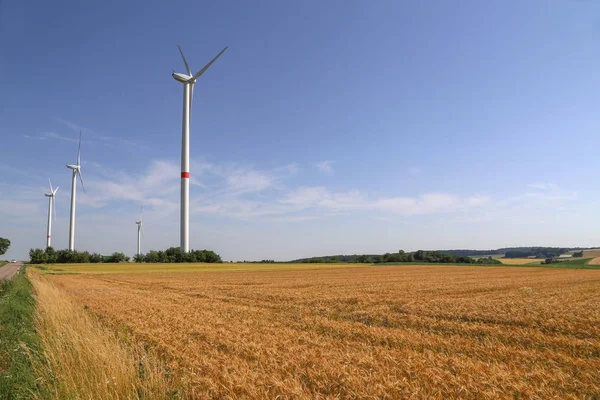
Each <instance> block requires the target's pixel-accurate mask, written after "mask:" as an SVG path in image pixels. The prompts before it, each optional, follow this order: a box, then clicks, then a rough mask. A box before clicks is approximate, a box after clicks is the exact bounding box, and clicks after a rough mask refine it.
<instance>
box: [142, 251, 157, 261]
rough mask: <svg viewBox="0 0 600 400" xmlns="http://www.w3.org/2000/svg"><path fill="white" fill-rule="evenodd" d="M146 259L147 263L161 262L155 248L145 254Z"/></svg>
mask: <svg viewBox="0 0 600 400" xmlns="http://www.w3.org/2000/svg"><path fill="white" fill-rule="evenodd" d="M144 261H146V262H147V263H157V262H160V257H159V255H158V252H157V251H154V250H150V251H149V252H148V253H146V255H145V256H144Z"/></svg>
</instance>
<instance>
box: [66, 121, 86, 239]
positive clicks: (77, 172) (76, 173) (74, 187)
mask: <svg viewBox="0 0 600 400" xmlns="http://www.w3.org/2000/svg"><path fill="white" fill-rule="evenodd" d="M67 168H69V169H71V170H73V181H72V183H71V220H70V222H69V250H75V197H76V195H77V176H79V180H80V181H81V188H82V189H83V192H84V193H85V188H84V187H83V178H82V177H81V132H79V148H78V149H77V164H67Z"/></svg>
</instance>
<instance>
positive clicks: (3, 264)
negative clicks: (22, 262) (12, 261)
mask: <svg viewBox="0 0 600 400" xmlns="http://www.w3.org/2000/svg"><path fill="white" fill-rule="evenodd" d="M6 264H8V261H4V260H0V267H4V266H5V265H6Z"/></svg>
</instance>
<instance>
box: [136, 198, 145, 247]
mask: <svg viewBox="0 0 600 400" xmlns="http://www.w3.org/2000/svg"><path fill="white" fill-rule="evenodd" d="M143 214H144V207H142V211H140V220H139V221H137V222H136V224H137V226H138V243H137V254H138V255H141V254H142V236H141V235H142V216H143Z"/></svg>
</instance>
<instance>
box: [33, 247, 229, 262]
mask: <svg viewBox="0 0 600 400" xmlns="http://www.w3.org/2000/svg"><path fill="white" fill-rule="evenodd" d="M29 259H30V261H29V262H30V263H31V264H70V263H74V264H75V263H76V264H86V263H103V262H104V263H118V262H127V261H129V260H130V258H129V256H126V255H125V254H123V253H119V252H114V253H112V254H111V255H110V256H103V255H101V254H98V253H90V252H87V251H77V250H68V249H63V250H54V248H52V247H47V248H46V249H45V250H43V249H31V250H29ZM133 260H134V261H135V262H138V263H141V262H146V263H183V262H193V263H220V262H222V261H221V256H219V255H218V254H217V253H215V252H214V251H212V250H192V251H190V252H189V253H184V252H182V251H181V250H179V247H171V248H168V249H167V250H164V251H163V250H160V251H155V250H150V251H149V252H148V253H146V254H136V255H135V256H134V257H133Z"/></svg>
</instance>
